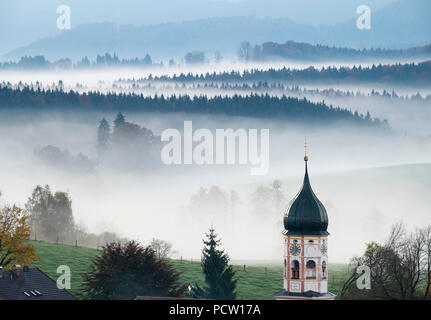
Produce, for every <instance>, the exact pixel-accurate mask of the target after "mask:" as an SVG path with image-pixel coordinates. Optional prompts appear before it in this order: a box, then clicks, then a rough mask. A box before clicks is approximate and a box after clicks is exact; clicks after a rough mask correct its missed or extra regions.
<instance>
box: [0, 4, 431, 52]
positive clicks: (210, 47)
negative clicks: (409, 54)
mask: <svg viewBox="0 0 431 320" xmlns="http://www.w3.org/2000/svg"><path fill="white" fill-rule="evenodd" d="M430 11H431V2H430V1H429V0H410V1H407V0H401V1H398V2H394V3H392V4H390V5H388V6H387V7H384V8H383V9H381V10H378V11H375V12H374V11H373V12H372V15H371V19H372V20H371V21H372V22H371V30H358V29H357V27H356V19H350V20H348V21H346V22H345V23H340V24H336V25H332V26H323V27H320V28H319V27H314V26H311V25H308V24H304V23H296V22H294V21H292V20H290V19H286V18H259V17H252V16H250V17H216V18H207V19H201V20H191V21H185V22H182V23H163V24H154V25H150V26H133V25H117V24H114V23H95V24H85V25H81V26H78V27H76V28H73V29H71V30H68V31H65V32H62V33H60V34H59V35H56V36H53V37H48V38H43V39H40V40H37V41H35V42H33V43H30V44H29V45H27V46H24V47H20V48H18V49H15V50H13V51H10V52H9V53H7V54H6V55H4V56H3V57H2V58H3V59H19V58H20V57H22V56H25V55H44V56H45V57H46V58H48V59H59V58H64V57H68V58H72V59H80V58H81V57H83V56H86V55H87V56H95V55H97V54H98V53H104V52H111V53H114V52H115V53H117V54H118V55H120V56H122V57H126V58H127V57H136V56H138V57H139V56H143V55H144V54H145V53H149V54H150V55H151V56H152V57H153V58H154V59H156V60H157V59H167V58H171V57H183V56H184V55H185V54H186V53H187V52H188V51H191V50H194V49H198V50H204V51H206V52H207V54H208V56H211V55H212V54H213V53H214V51H216V50H220V51H221V52H222V54H223V55H224V56H225V57H229V56H234V55H236V52H237V48H238V45H239V43H240V42H241V41H249V42H251V43H252V44H253V45H255V44H260V43H264V42H269V41H271V42H280V43H284V42H286V41H287V40H292V41H297V42H307V43H310V44H323V45H329V46H342V47H352V48H371V47H374V48H407V47H414V46H418V45H426V44H428V43H431V32H430V30H431V19H429V12H430Z"/></svg>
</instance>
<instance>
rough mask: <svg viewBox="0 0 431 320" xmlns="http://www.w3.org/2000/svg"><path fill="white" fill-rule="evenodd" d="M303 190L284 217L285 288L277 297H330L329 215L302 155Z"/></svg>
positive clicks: (312, 298)
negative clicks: (315, 192)
mask: <svg viewBox="0 0 431 320" xmlns="http://www.w3.org/2000/svg"><path fill="white" fill-rule="evenodd" d="M304 161H305V177H304V182H303V185H302V189H301V191H300V192H299V194H298V195H297V196H296V198H295V199H294V200H293V201H292V202H291V205H290V207H289V209H288V213H287V214H286V215H285V216H284V221H283V222H284V229H285V230H284V231H283V235H284V277H283V283H284V290H282V291H280V292H278V293H277V294H276V295H275V298H276V299H277V300H304V299H305V300H308V299H311V300H333V299H334V298H335V295H334V294H333V293H331V292H328V236H329V233H328V231H327V228H328V215H327V213H326V209H325V207H324V206H323V204H322V203H321V202H320V200H319V199H318V198H317V197H316V195H315V194H314V192H313V190H312V189H311V184H310V179H309V177H308V167H307V163H308V156H307V155H305V157H304Z"/></svg>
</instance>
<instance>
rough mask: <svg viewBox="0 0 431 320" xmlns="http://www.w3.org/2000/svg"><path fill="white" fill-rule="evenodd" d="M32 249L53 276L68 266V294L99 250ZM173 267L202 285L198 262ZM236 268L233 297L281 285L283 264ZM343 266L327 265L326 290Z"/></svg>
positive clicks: (336, 285)
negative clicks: (70, 273) (69, 285)
mask: <svg viewBox="0 0 431 320" xmlns="http://www.w3.org/2000/svg"><path fill="white" fill-rule="evenodd" d="M31 243H32V245H34V247H35V248H36V255H37V257H38V258H39V259H40V260H39V261H37V262H35V263H34V266H35V267H38V268H40V269H41V270H43V271H44V272H45V273H47V274H48V275H49V276H50V277H52V278H53V279H56V278H57V277H58V276H59V274H57V273H56V271H57V267H58V266H59V265H68V266H69V267H70V269H71V272H72V280H71V285H72V289H71V292H72V293H75V294H76V293H77V292H79V289H80V287H81V284H82V277H81V273H84V272H86V271H87V270H88V268H89V265H90V264H91V260H92V259H93V258H94V257H95V256H96V255H97V254H98V253H99V252H100V251H97V250H96V249H90V248H84V247H75V246H70V245H63V244H51V243H46V242H41V241H32V242H31ZM170 262H171V263H172V264H173V265H174V266H175V268H176V269H177V270H178V271H179V272H181V273H182V279H183V281H184V282H187V283H195V282H197V283H198V284H200V285H203V284H204V276H203V274H202V269H201V265H200V263H199V262H195V261H193V262H192V261H185V260H183V261H180V260H170ZM234 270H235V271H236V275H237V279H238V284H237V298H238V299H274V293H276V292H277V291H280V290H281V289H282V287H283V283H282V276H283V267H282V265H281V264H280V265H277V264H274V263H268V265H266V266H265V265H264V264H259V265H246V268H245V271H244V266H243V265H242V266H234ZM346 272H347V266H346V265H342V264H329V290H330V291H331V292H333V293H338V292H339V290H340V288H341V286H342V284H343V281H344V279H345V277H346Z"/></svg>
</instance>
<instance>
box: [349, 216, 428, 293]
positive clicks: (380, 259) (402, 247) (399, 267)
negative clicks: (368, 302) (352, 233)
mask: <svg viewBox="0 0 431 320" xmlns="http://www.w3.org/2000/svg"><path fill="white" fill-rule="evenodd" d="M429 229H431V227H430V228H429ZM427 235H428V238H427ZM430 235H431V230H428V228H426V229H422V230H416V231H415V232H411V233H408V232H407V231H406V228H405V226H404V224H402V223H396V224H394V225H393V226H392V228H391V231H390V234H389V237H388V239H387V241H386V242H385V243H384V244H378V243H376V242H373V243H370V244H368V246H367V249H366V251H365V253H364V255H363V256H361V257H358V258H355V259H353V260H352V263H351V266H353V272H352V274H351V276H350V277H349V278H348V279H347V280H346V282H345V284H344V286H343V288H342V292H341V296H342V298H349V297H365V298H380V299H396V300H406V299H419V298H421V288H422V283H423V279H424V278H425V277H424V276H425V274H426V275H427V277H426V278H427V280H428V285H427V287H426V292H425V296H424V297H425V298H427V297H429V292H430V290H431V289H430V287H431V286H430V278H431V274H430V272H429V270H430V268H431V266H430V258H429V247H427V245H429V246H430V247H431V243H429V242H431V241H430V240H429V238H430ZM427 239H428V241H429V242H427ZM427 250H428V253H427ZM361 265H365V266H368V267H369V268H370V270H371V274H370V277H371V282H372V288H371V290H367V291H365V292H364V291H363V292H359V291H358V290H356V289H355V288H354V286H353V284H354V283H355V281H356V279H358V277H359V275H357V274H356V268H357V267H358V266H361Z"/></svg>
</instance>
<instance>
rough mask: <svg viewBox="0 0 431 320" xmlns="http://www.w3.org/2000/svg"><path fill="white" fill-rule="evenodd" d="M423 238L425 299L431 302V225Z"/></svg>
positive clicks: (425, 229) (423, 233)
mask: <svg viewBox="0 0 431 320" xmlns="http://www.w3.org/2000/svg"><path fill="white" fill-rule="evenodd" d="M422 236H423V241H424V243H423V244H424V247H423V251H424V256H423V268H424V270H425V273H426V286H425V293H424V298H425V299H427V300H431V225H429V226H428V227H426V228H424V229H422Z"/></svg>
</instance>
